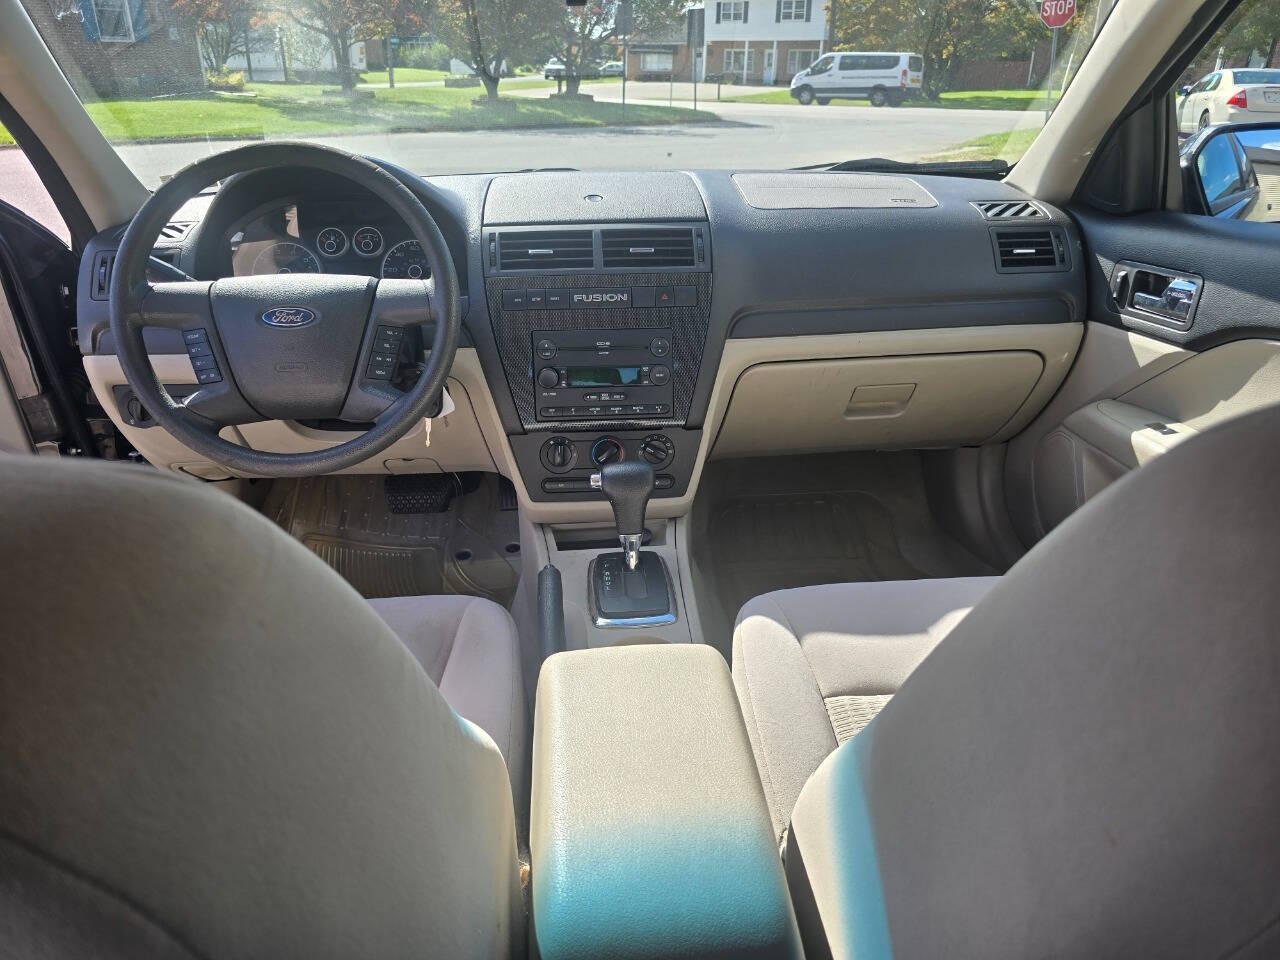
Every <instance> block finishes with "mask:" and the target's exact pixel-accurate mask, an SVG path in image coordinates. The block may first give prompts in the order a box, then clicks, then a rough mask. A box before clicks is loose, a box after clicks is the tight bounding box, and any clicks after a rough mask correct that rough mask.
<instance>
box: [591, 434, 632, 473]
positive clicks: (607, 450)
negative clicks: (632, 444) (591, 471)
mask: <svg viewBox="0 0 1280 960" xmlns="http://www.w3.org/2000/svg"><path fill="white" fill-rule="evenodd" d="M626 455H627V451H626V450H625V449H624V448H623V446H622V441H621V440H618V439H617V438H616V437H601V438H600V439H599V440H597V441H596V442H595V444H593V445H592V447H591V459H592V461H593V462H594V463H595V464H596V466H599V467H603V466H604V465H605V464H606V463H617V462H618V461H620V460H622V459H623V458H625V457H626Z"/></svg>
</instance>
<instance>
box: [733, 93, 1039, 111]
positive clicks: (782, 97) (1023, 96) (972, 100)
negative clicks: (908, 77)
mask: <svg viewBox="0 0 1280 960" xmlns="http://www.w3.org/2000/svg"><path fill="white" fill-rule="evenodd" d="M721 99H722V100H726V101H729V102H732V103H796V101H795V100H793V99H792V98H791V92H790V91H789V90H783V89H774V90H769V91H767V92H765V93H742V94H735V95H733V96H728V97H721ZM796 105H797V106H799V104H798V103H796ZM867 105H868V103H867V101H866V100H832V101H831V103H830V104H829V106H837V107H865V106H867ZM903 106H904V107H942V108H944V109H949V110H1031V109H1038V110H1043V109H1044V106H1045V101H1044V91H1043V90H956V91H952V92H950V93H944V94H943V95H942V98H941V99H940V100H908V101H906V103H904V104H903Z"/></svg>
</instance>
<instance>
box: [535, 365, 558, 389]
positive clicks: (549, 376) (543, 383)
mask: <svg viewBox="0 0 1280 960" xmlns="http://www.w3.org/2000/svg"><path fill="white" fill-rule="evenodd" d="M559 384H560V372H559V371H558V370H556V368H555V367H543V368H542V369H541V370H539V371H538V386H540V387H545V388H546V389H548V390H550V389H551V388H552V387H555V386H559Z"/></svg>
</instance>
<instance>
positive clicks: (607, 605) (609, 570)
mask: <svg viewBox="0 0 1280 960" xmlns="http://www.w3.org/2000/svg"><path fill="white" fill-rule="evenodd" d="M591 592H592V595H593V596H594V597H595V607H596V613H597V614H598V615H599V616H600V617H602V618H604V619H606V620H629V619H634V618H637V617H660V616H663V615H664V614H667V613H670V612H671V596H670V594H669V593H668V589H667V571H666V567H665V566H664V564H663V562H662V558H661V557H660V556H658V555H657V554H656V553H653V552H651V551H647V550H646V551H641V553H640V565H639V566H638V567H637V568H636V569H634V570H628V569H627V565H626V562H625V561H624V559H623V555H622V554H621V553H603V554H601V555H600V556H599V557H597V558H596V562H595V565H594V566H593V567H592V570H591Z"/></svg>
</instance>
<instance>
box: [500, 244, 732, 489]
mask: <svg viewBox="0 0 1280 960" xmlns="http://www.w3.org/2000/svg"><path fill="white" fill-rule="evenodd" d="M483 237H484V243H485V245H486V251H487V259H486V279H485V285H486V296H487V301H488V308H489V317H490V323H491V325H492V329H493V334H494V340H495V343H496V346H497V348H498V355H499V359H500V361H501V364H502V372H503V374H504V376H505V377H506V380H507V385H508V387H509V388H510V391H511V398H512V402H513V404H514V406H515V408H516V412H517V414H518V416H519V418H520V426H521V428H522V430H523V432H522V433H514V434H511V435H510V437H509V440H510V443H511V448H512V452H513V454H514V455H515V458H516V461H517V465H518V467H519V470H520V476H521V479H522V480H523V482H524V484H525V487H526V491H527V493H528V495H529V498H530V499H531V500H534V501H539V502H557V501H573V500H592V499H599V498H600V497H601V494H600V493H599V492H598V491H597V490H595V489H593V488H592V486H591V482H590V481H591V474H592V473H593V472H596V471H598V470H600V468H601V467H603V466H606V465H608V464H611V463H621V462H628V461H631V462H643V463H646V464H648V465H649V466H650V467H652V468H653V471H654V474H655V481H654V497H655V498H656V499H662V498H664V497H673V496H682V495H683V494H684V493H685V492H686V491H687V490H688V487H689V483H690V480H691V478H692V473H693V467H694V462H695V460H696V456H697V452H698V448H699V445H700V442H701V431H700V429H686V427H685V424H686V422H687V420H688V417H689V411H690V406H691V403H692V400H693V393H694V387H695V384H696V381H697V377H698V371H699V368H700V366H701V363H702V354H703V350H704V347H705V344H706V339H707V329H708V324H709V319H710V308H711V248H710V230H709V228H708V226H707V224H706V223H705V222H676V223H661V224H660V223H643V224H619V223H603V224H598V225H582V226H578V225H573V226H565V225H557V226H526V225H521V226H501V227H493V228H486V229H485V232H484V234H483Z"/></svg>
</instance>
